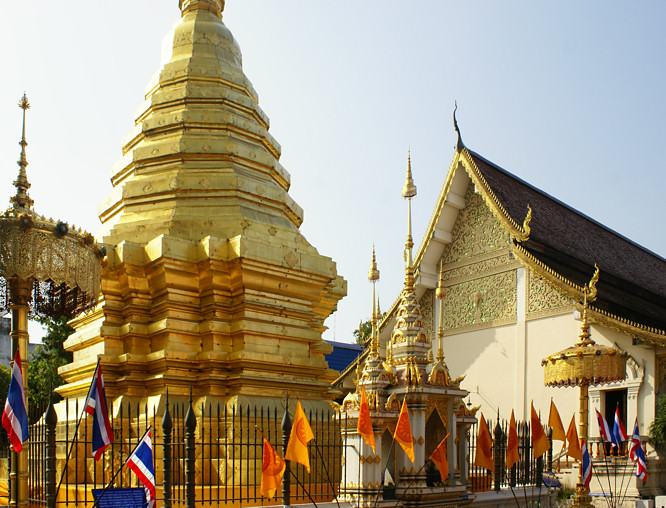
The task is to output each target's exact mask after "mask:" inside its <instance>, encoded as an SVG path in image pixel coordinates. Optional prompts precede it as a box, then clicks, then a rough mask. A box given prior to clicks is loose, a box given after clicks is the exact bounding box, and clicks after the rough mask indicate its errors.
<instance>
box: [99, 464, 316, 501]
mask: <svg viewBox="0 0 666 508" xmlns="http://www.w3.org/2000/svg"><path fill="white" fill-rule="evenodd" d="M289 473H291V476H293V477H294V480H296V483H297V484H298V485H299V486H300V487H301V488H302V489H303V492H305V493H306V494H307V496H308V498H309V499H310V502H311V503H312V504H313V505H314V506H315V508H319V507H318V506H317V503H315V500H314V499H312V496H311V495H310V493H309V492H308V490H307V489H306V488H305V485H303V484H302V483H301V481H300V480H299V479H298V476H296V473H294V472H293V471H292V470H291V469H290V470H289ZM100 497H101V496H100ZM93 508H95V507H94V506H93Z"/></svg>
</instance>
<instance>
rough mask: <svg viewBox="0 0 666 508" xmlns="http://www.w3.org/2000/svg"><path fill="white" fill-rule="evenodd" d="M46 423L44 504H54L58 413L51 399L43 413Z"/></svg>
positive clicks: (49, 505) (48, 505)
mask: <svg viewBox="0 0 666 508" xmlns="http://www.w3.org/2000/svg"><path fill="white" fill-rule="evenodd" d="M44 423H46V506H47V507H49V508H50V507H51V506H55V497H56V425H57V424H58V415H57V414H56V412H55V408H54V407H53V400H50V401H49V407H48V408H47V409H46V414H44Z"/></svg>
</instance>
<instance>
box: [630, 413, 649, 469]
mask: <svg viewBox="0 0 666 508" xmlns="http://www.w3.org/2000/svg"><path fill="white" fill-rule="evenodd" d="M629 457H630V458H631V460H633V461H634V462H635V463H636V476H638V477H639V478H640V479H641V480H643V482H645V481H646V480H647V465H646V463H645V452H644V451H643V443H641V435H640V432H639V430H638V418H636V423H635V425H634V433H633V434H632V436H631V444H630V448H629Z"/></svg>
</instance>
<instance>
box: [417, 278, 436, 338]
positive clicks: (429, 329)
mask: <svg viewBox="0 0 666 508" xmlns="http://www.w3.org/2000/svg"><path fill="white" fill-rule="evenodd" d="M419 305H420V306H421V316H422V318H423V328H425V332H426V335H427V336H428V338H429V339H430V340H431V341H432V340H433V339H434V338H435V337H436V335H437V333H436V330H435V325H436V323H435V290H434V289H428V290H426V292H425V293H423V296H422V297H421V300H419Z"/></svg>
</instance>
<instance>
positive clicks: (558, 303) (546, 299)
mask: <svg viewBox="0 0 666 508" xmlns="http://www.w3.org/2000/svg"><path fill="white" fill-rule="evenodd" d="M527 273H528V281H527V319H539V318H543V317H549V316H555V315H557V314H566V313H567V312H571V311H572V310H573V303H572V301H571V298H569V297H568V296H566V295H564V294H562V293H560V292H559V291H558V290H557V289H555V288H554V287H553V286H551V285H550V284H548V283H547V282H546V281H544V280H543V279H542V278H541V277H539V276H538V275H537V274H535V273H534V272H533V271H532V270H527Z"/></svg>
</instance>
